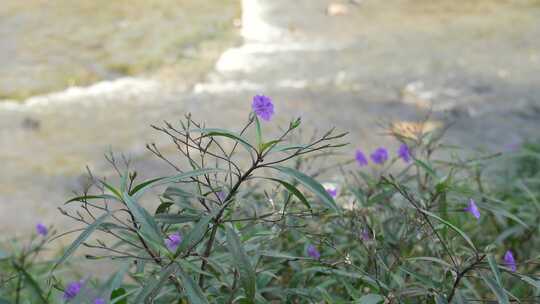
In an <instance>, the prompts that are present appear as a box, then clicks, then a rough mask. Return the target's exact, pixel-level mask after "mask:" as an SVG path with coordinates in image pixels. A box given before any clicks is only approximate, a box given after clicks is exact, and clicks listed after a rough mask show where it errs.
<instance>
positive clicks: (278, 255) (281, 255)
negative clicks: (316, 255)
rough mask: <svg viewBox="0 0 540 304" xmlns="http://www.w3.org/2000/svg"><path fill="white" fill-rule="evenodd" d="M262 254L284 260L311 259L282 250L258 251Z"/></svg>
mask: <svg viewBox="0 0 540 304" xmlns="http://www.w3.org/2000/svg"><path fill="white" fill-rule="evenodd" d="M259 254H260V255H262V256H267V257H271V258H277V259H286V260H311V258H306V257H301V256H293V255H290V254H288V253H283V252H277V251H270V250H265V251H262V252H260V253H259Z"/></svg>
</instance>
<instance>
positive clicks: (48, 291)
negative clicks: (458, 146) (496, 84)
mask: <svg viewBox="0 0 540 304" xmlns="http://www.w3.org/2000/svg"><path fill="white" fill-rule="evenodd" d="M252 110H253V111H252V113H251V114H250V115H249V118H248V121H247V123H246V124H245V125H244V126H243V127H242V128H241V130H240V131H239V132H232V131H229V130H224V129H216V128H206V127H204V126H203V124H201V123H198V122H196V121H195V120H193V119H192V117H191V116H189V115H188V116H186V119H185V121H183V122H181V123H180V125H179V126H174V125H172V124H170V123H165V125H164V126H153V128H154V129H156V130H157V131H158V132H161V133H163V134H165V135H166V136H168V137H169V138H170V139H171V142H172V143H173V144H174V146H175V147H176V149H177V152H178V154H179V155H180V156H181V159H180V160H174V159H172V158H170V157H169V156H165V155H164V154H163V153H162V152H161V151H160V149H159V147H157V146H156V145H153V144H151V145H148V146H147V148H148V149H149V150H150V151H151V152H152V153H153V154H154V155H155V156H156V157H158V158H160V159H161V160H163V161H164V162H166V163H167V164H169V165H170V166H171V168H172V169H174V170H175V171H176V174H174V175H171V176H167V177H158V178H154V179H150V180H145V181H138V180H137V173H136V172H134V171H131V170H130V168H129V166H123V165H122V163H120V162H119V161H118V160H117V159H116V158H115V157H114V155H110V156H108V157H107V159H108V160H109V161H110V163H111V165H112V166H113V167H114V168H115V170H116V172H117V173H118V181H117V183H113V182H110V180H109V179H107V180H105V179H101V180H97V179H95V177H94V176H93V175H91V178H92V179H93V180H94V181H95V183H94V184H93V187H92V188H90V189H88V190H87V191H85V192H84V193H81V195H79V196H77V197H75V198H72V199H70V200H69V201H68V202H67V203H66V204H68V205H75V208H76V209H78V210H73V209H69V210H68V209H67V208H66V209H61V211H62V213H63V214H64V215H66V216H69V217H71V218H72V219H74V220H75V221H77V222H79V223H81V224H82V225H83V226H84V229H82V230H80V231H81V232H80V234H79V236H78V237H77V238H76V239H75V240H74V241H73V243H72V244H71V245H70V246H68V248H67V249H66V250H65V252H64V253H63V254H62V255H61V256H60V257H59V258H57V259H55V260H53V261H49V262H42V261H40V260H35V256H36V255H37V253H39V252H40V251H42V250H43V249H44V247H45V245H46V244H48V241H49V240H50V239H51V238H56V236H55V232H54V231H49V230H50V229H49V228H48V227H47V226H45V225H43V224H38V225H37V226H36V232H37V237H34V238H33V239H32V240H31V241H30V244H29V245H23V246H9V247H10V251H9V252H10V253H4V252H3V251H2V252H0V263H1V264H0V265H1V266H2V268H1V269H2V270H3V272H2V273H1V274H0V283H1V286H2V289H1V291H0V303H62V302H68V303H96V304H97V303H468V302H473V303H474V302H478V301H498V302H500V303H509V302H513V301H520V302H537V301H539V298H538V296H539V293H540V280H539V278H538V277H537V273H538V270H539V267H538V263H537V260H538V249H539V248H540V247H539V246H538V243H539V238H538V236H537V232H538V225H537V223H538V220H539V219H538V217H539V216H540V212H538V211H539V210H538V208H539V207H540V205H539V204H538V201H539V199H540V187H539V183H538V180H539V179H538V177H539V175H540V173H539V170H536V171H534V170H533V171H527V172H528V173H527V176H520V175H519V173H520V172H522V171H520V170H515V169H514V168H513V167H512V166H509V167H508V166H506V164H507V163H510V164H515V163H520V162H521V161H522V159H520V158H518V159H510V160H509V161H507V162H504V164H505V165H504V166H494V169H491V168H492V167H491V166H489V165H491V164H492V163H494V159H495V160H497V159H500V158H501V157H504V156H501V155H499V154H497V155H490V156H471V157H467V158H464V157H463V156H461V154H457V153H452V154H449V153H447V150H446V149H447V148H452V149H454V148H453V147H446V146H444V145H443V144H441V142H440V140H441V137H442V134H441V133H436V132H434V133H422V132H419V133H418V134H409V135H404V134H399V133H395V132H394V133H392V135H393V136H394V137H395V138H396V140H397V141H399V148H398V149H396V150H395V151H390V150H388V149H386V148H383V147H381V148H377V149H376V150H375V151H373V152H372V153H369V154H368V155H369V158H368V157H366V154H364V152H363V151H362V150H361V149H359V150H357V151H356V154H355V155H353V156H351V157H350V158H351V159H353V161H352V162H351V161H349V160H345V161H344V162H343V163H340V162H337V163H336V164H335V166H328V161H331V160H332V158H333V154H332V153H333V151H334V150H335V149H338V148H340V147H342V146H344V143H342V142H341V140H342V139H343V138H344V136H345V135H346V133H341V134H334V130H333V129H332V130H330V131H328V132H326V133H324V134H323V135H321V136H319V137H313V139H312V140H311V141H309V142H306V143H298V142H296V141H295V138H297V137H296V135H295V133H296V131H297V129H298V128H299V126H300V124H301V121H300V119H294V120H292V121H291V122H290V123H289V125H288V126H287V128H285V129H284V130H283V131H282V132H281V134H279V135H278V136H275V137H271V138H268V135H266V133H265V132H263V130H265V131H266V130H267V128H266V127H267V124H271V123H272V120H271V119H272V117H273V116H274V115H277V114H276V113H275V109H274V104H273V102H272V100H271V99H270V98H269V97H267V96H263V95H257V96H255V97H254V98H253V102H252ZM259 119H261V120H262V121H260V120H259ZM251 139H252V140H251ZM531 153H532V154H529V155H528V157H530V156H531V155H536V157H537V159H535V161H538V159H540V157H538V156H540V153H539V152H538V151H537V152H534V151H533V152H531ZM534 153H536V154H534ZM448 155H450V156H448ZM321 159H324V161H325V164H324V165H323V163H322V162H321ZM335 159H339V160H340V158H339V157H338V156H336V158H335ZM354 159H355V160H356V163H354ZM351 163H353V164H351ZM539 163H540V162H539ZM495 164H499V162H495ZM536 168H540V166H537V167H536ZM484 172H487V173H489V176H488V177H487V178H486V177H484V176H483V175H482V174H483V173H484ZM490 176H495V177H493V178H492V177H490ZM499 177H501V178H499ZM514 178H515V179H514ZM317 179H327V180H328V181H330V180H333V181H334V182H328V183H323V184H321V183H319V182H318V181H317ZM336 181H337V182H336ZM516 181H518V182H517V183H516ZM155 191H159V193H160V194H159V195H155V194H154V193H155ZM97 236H99V238H97ZM81 246H83V247H88V248H93V249H97V250H99V251H100V252H101V254H100V255H95V254H93V255H86V257H87V258H88V259H92V260H101V259H105V258H107V259H111V260H112V265H114V266H116V268H117V269H116V270H115V272H114V273H112V275H111V277H110V278H109V279H108V280H106V281H104V282H98V281H96V280H92V279H91V278H89V277H83V278H78V279H73V280H66V278H65V277H63V276H62V272H61V270H62V269H64V268H66V267H67V266H66V263H67V262H68V260H69V259H70V258H71V256H72V255H73V253H75V252H76V251H77V250H78V249H79V247H81ZM36 261H37V262H36ZM71 267H73V266H71ZM4 269H7V270H6V271H4Z"/></svg>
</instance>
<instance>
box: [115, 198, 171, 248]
mask: <svg viewBox="0 0 540 304" xmlns="http://www.w3.org/2000/svg"><path fill="white" fill-rule="evenodd" d="M124 202H125V203H126V206H127V207H128V209H129V211H130V212H131V214H133V217H134V218H135V220H136V221H137V223H139V225H140V232H141V235H142V236H143V237H144V238H145V239H146V240H148V241H150V242H152V243H154V244H159V245H162V244H163V237H162V235H161V232H160V230H159V227H158V225H157V223H156V221H155V220H154V218H153V217H152V216H151V215H150V213H148V211H146V209H144V208H143V207H142V206H141V205H139V203H137V201H136V200H135V199H134V198H133V197H131V196H129V195H128V194H127V193H124Z"/></svg>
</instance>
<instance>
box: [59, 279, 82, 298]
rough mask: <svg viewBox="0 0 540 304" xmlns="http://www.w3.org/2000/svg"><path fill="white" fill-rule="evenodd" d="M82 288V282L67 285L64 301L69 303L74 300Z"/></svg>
mask: <svg viewBox="0 0 540 304" xmlns="http://www.w3.org/2000/svg"><path fill="white" fill-rule="evenodd" d="M82 286H83V281H82V280H81V281H74V282H71V283H69V284H68V285H67V286H66V288H65V289H64V296H63V297H64V300H66V301H69V300H71V299H73V298H75V297H76V296H77V295H78V294H79V293H80V292H81V289H82Z"/></svg>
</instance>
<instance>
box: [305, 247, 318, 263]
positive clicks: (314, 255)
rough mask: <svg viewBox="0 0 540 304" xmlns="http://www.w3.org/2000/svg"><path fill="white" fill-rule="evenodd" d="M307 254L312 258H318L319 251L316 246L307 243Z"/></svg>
mask: <svg viewBox="0 0 540 304" xmlns="http://www.w3.org/2000/svg"><path fill="white" fill-rule="evenodd" d="M307 254H308V256H310V257H312V258H314V259H315V260H318V259H320V258H321V254H320V253H319V250H317V247H315V246H313V245H309V246H308V247H307Z"/></svg>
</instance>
